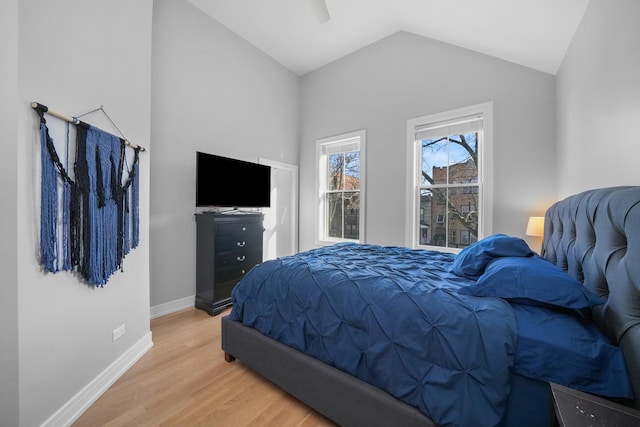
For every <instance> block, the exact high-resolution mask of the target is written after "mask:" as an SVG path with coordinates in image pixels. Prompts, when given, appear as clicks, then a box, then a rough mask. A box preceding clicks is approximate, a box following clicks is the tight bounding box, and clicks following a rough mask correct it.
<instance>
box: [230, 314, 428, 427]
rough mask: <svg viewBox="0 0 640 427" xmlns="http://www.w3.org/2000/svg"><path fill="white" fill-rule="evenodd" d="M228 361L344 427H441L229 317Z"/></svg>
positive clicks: (364, 385)
mask: <svg viewBox="0 0 640 427" xmlns="http://www.w3.org/2000/svg"><path fill="white" fill-rule="evenodd" d="M222 349H223V350H224V352H225V358H226V360H227V361H229V362H230V361H232V360H233V359H234V358H235V357H238V359H239V360H241V361H242V363H243V364H244V365H246V366H247V367H249V368H251V369H252V370H254V371H255V372H257V373H259V374H260V375H262V376H263V377H265V378H266V379H268V380H269V381H271V382H272V383H274V384H275V385H277V386H278V387H280V388H281V389H282V390H284V391H286V392H287V393H289V394H291V395H292V396H294V397H296V398H297V399H298V400H300V401H301V402H303V403H305V404H306V405H308V406H310V407H311V408H313V409H315V410H316V411H318V412H320V413H321V414H323V415H324V416H326V417H327V418H329V419H331V420H332V421H334V422H336V423H337V424H339V425H342V426H381V427H382V426H394V425H396V426H403V427H404V426H406V427H412V426H422V427H424V426H434V427H435V426H436V425H435V424H434V423H433V422H432V421H431V420H430V419H429V418H427V417H425V416H424V415H423V414H422V413H421V412H420V411H418V410H417V409H416V408H414V407H412V406H409V405H407V404H405V403H403V402H401V401H400V400H398V399H395V398H393V397H392V396H391V395H389V394H388V393H386V392H384V391H382V390H380V389H379V388H377V387H374V386H372V385H371V384H368V383H366V382H364V381H361V380H359V379H358V378H355V377H353V376H351V375H349V374H346V373H344V372H342V371H340V370H338V369H335V368H333V367H331V366H328V365H326V364H325V363H322V362H320V361H318V360H317V359H314V358H312V357H310V356H307V355H306V354H304V353H302V352H299V351H297V350H294V349H292V348H290V347H288V346H286V345H284V344H281V343H279V342H278V341H275V340H273V339H271V338H269V337H267V336H265V335H262V334H261V333H260V332H258V331H256V330H255V329H251V328H248V327H246V326H244V325H242V323H240V322H234V321H232V320H230V319H229V318H228V317H223V318H222Z"/></svg>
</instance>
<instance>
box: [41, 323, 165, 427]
mask: <svg viewBox="0 0 640 427" xmlns="http://www.w3.org/2000/svg"><path fill="white" fill-rule="evenodd" d="M151 347H153V341H152V339H151V332H149V333H147V334H146V335H145V336H144V337H142V338H141V339H140V340H139V341H138V342H137V343H135V344H134V345H133V346H131V348H129V350H127V351H126V352H125V353H124V354H123V355H122V356H120V357H119V358H118V359H116V360H115V361H114V362H113V363H112V364H111V365H109V366H108V367H107V369H105V370H104V371H102V372H101V373H100V374H99V375H98V376H97V377H96V378H94V379H93V381H91V382H90V383H89V384H87V386H86V387H84V388H83V389H82V390H80V391H79V392H78V394H76V395H75V396H73V397H72V398H71V400H69V401H68V402H67V403H66V404H64V405H63V406H62V407H61V408H60V409H58V410H57V411H56V413H55V414H53V415H52V416H51V417H49V419H48V420H47V421H45V422H44V423H43V424H42V427H65V426H70V425H71V424H73V422H74V421H76V420H77V419H78V418H80V416H81V415H82V414H83V413H84V412H85V411H86V410H87V409H89V407H90V406H91V405H93V403H94V402H95V401H96V400H98V398H99V397H100V396H102V394H103V393H104V392H105V391H107V390H108V389H109V387H111V386H112V385H113V383H115V382H116V381H117V380H118V379H119V378H120V377H121V376H122V375H123V374H124V373H125V372H127V371H128V370H129V368H131V367H132V366H133V365H134V364H135V363H136V362H137V361H138V360H140V358H141V357H142V356H144V355H145V353H146V352H147V351H149V350H150V349H151Z"/></svg>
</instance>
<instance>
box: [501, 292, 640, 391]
mask: <svg viewBox="0 0 640 427" xmlns="http://www.w3.org/2000/svg"><path fill="white" fill-rule="evenodd" d="M511 306H512V307H513V312H514V314H515V317H516V324H517V325H518V340H517V342H516V351H515V355H514V361H513V371H514V372H516V373H518V374H520V375H523V376H525V377H529V378H535V379H538V380H541V381H550V382H555V383H558V384H562V385H564V386H567V387H571V388H575V389H577V390H582V391H584V392H587V393H593V394H598V395H601V396H608V397H616V398H617V397H622V398H629V399H633V388H632V386H631V381H630V379H629V374H628V371H627V367H626V364H625V361H624V356H623V354H622V351H621V350H620V348H619V347H616V346H615V345H612V344H611V343H610V342H609V341H608V340H607V339H606V338H605V337H604V335H603V334H602V332H600V330H599V329H598V328H597V327H596V326H595V325H594V324H593V323H591V322H589V321H587V320H584V319H578V318H577V317H575V316H573V315H572V314H570V313H565V312H558V311H555V310H551V309H546V308H541V307H531V306H527V305H521V304H512V305H511Z"/></svg>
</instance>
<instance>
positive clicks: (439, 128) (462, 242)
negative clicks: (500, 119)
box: [407, 102, 493, 252]
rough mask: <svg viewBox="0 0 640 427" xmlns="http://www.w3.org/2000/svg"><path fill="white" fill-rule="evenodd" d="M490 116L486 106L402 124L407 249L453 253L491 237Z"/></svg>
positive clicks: (487, 104)
mask: <svg viewBox="0 0 640 427" xmlns="http://www.w3.org/2000/svg"><path fill="white" fill-rule="evenodd" d="M492 112H493V105H492V103H490V102H489V103H485V104H480V105H476V106H472V107H467V108H461V109H458V110H454V111H448V112H445V113H440V114H434V115H431V116H425V117H419V118H416V119H411V120H408V121H407V139H408V142H409V147H410V149H409V156H408V162H409V164H408V167H407V171H408V174H409V175H408V177H407V181H408V186H407V187H408V188H407V199H408V203H407V245H408V246H411V247H425V248H427V247H428V248H431V249H434V247H437V248H436V249H438V250H447V251H452V252H455V251H457V250H459V248H463V247H465V246H468V245H470V244H472V243H474V242H476V241H477V240H478V239H480V238H482V236H483V235H488V234H490V233H491V217H492V215H491V195H492V185H491V179H490V176H491V166H492V165H491V157H492V156H491V152H492V126H493V123H492ZM458 236H459V239H457V238H456V237H458Z"/></svg>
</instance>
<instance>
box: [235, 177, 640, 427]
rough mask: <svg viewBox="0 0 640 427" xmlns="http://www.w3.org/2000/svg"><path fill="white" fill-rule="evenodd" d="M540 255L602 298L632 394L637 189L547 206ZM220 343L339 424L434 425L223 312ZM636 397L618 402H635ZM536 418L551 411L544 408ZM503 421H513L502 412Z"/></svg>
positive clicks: (636, 380)
mask: <svg viewBox="0 0 640 427" xmlns="http://www.w3.org/2000/svg"><path fill="white" fill-rule="evenodd" d="M542 256H543V257H544V258H546V259H548V260H549V261H551V262H553V263H554V264H556V265H558V266H559V267H561V268H563V269H564V270H566V271H567V272H568V273H569V274H571V275H572V276H574V277H576V278H577V279H579V280H581V281H583V282H584V285H585V286H587V287H588V288H589V289H591V290H592V291H594V292H596V293H597V294H599V295H600V296H603V297H605V299H606V300H607V302H606V303H605V304H603V305H602V306H599V307H597V310H595V311H594V320H595V321H596V324H597V325H598V326H599V327H600V329H602V331H603V332H604V333H605V334H606V335H607V336H608V337H609V338H610V339H611V340H612V341H613V342H616V343H618V344H619V346H620V348H621V349H622V351H623V353H624V355H625V360H626V363H627V367H628V369H629V373H630V375H631V379H632V384H633V387H634V390H635V391H636V394H639V393H640V187H614V188H606V189H599V190H591V191H588V192H584V193H580V194H577V195H575V196H571V197H569V198H567V199H565V200H563V201H560V202H557V203H556V204H554V205H553V206H552V207H551V208H549V210H548V211H547V213H546V221H545V240H544V243H543V248H542ZM222 349H223V350H224V352H225V359H226V360H227V361H229V362H230V361H233V360H234V359H235V358H238V359H239V360H241V361H242V363H243V364H245V365H246V366H247V367H249V368H250V369H252V370H254V371H255V372H257V373H259V374H261V375H262V376H264V377H265V378H266V379H268V380H269V381H271V382H273V383H274V384H276V385H277V386H279V387H280V388H282V389H283V390H284V391H286V392H287V393H289V394H291V395H293V396H294V397H296V398H297V399H299V400H300V401H302V402H304V403H305V404H307V405H308V406H310V407H312V408H313V409H315V410H316V411H318V412H320V413H321V414H323V415H325V416H326V417H328V418H330V419H331V420H333V421H335V422H336V423H338V424H339V425H345V426H359V425H362V426H365V425H366V426H388V425H402V426H435V424H434V423H433V421H431V420H430V419H429V418H427V417H426V416H425V415H424V414H422V413H421V412H419V411H418V410H417V409H416V408H414V407H412V406H409V405H407V404H405V403H403V402H401V401H399V400H398V399H396V398H394V397H393V396H391V395H389V394H388V393H386V392H384V391H382V390H380V389H378V388H376V387H374V386H372V385H370V384H368V383H366V382H364V381H361V380H359V379H357V378H355V377H353V376H351V375H349V374H346V373H344V372H342V371H340V370H338V369H335V368H333V367H330V366H328V365H326V364H324V363H322V362H320V361H318V360H316V359H314V358H312V357H309V356H307V355H305V354H303V353H301V352H299V351H297V350H294V349H292V348H290V347H288V346H286V345H283V344H281V343H279V342H277V341H275V340H273V339H271V338H269V337H267V336H265V335H262V334H261V333H259V332H257V331H256V330H254V329H252V328H248V327H245V326H243V325H242V324H241V323H240V322H234V321H232V320H230V319H229V318H228V317H224V318H223V319H222ZM514 380H517V381H520V382H524V386H525V387H529V389H530V390H531V392H532V393H534V394H536V395H537V396H538V398H539V399H541V400H544V399H545V398H546V395H547V394H548V393H547V392H548V390H547V389H548V386H547V385H546V384H544V383H541V382H540V381H536V380H528V379H525V378H524V377H520V376H516V375H514ZM540 384H543V386H544V387H545V388H544V389H541V387H540ZM521 385H522V384H521ZM549 396H550V395H549ZM639 402H640V399H636V400H635V401H633V402H626V403H629V405H630V406H635V407H638V403H639ZM525 406H526V405H525ZM529 406H532V407H534V408H535V406H534V405H529ZM520 407H521V408H522V405H521V406H520ZM549 408H551V405H549ZM550 411H552V409H550ZM518 415H519V416H520V417H522V415H523V414H522V413H520V414H518ZM536 416H537V417H538V419H539V417H540V414H534V413H532V414H531V419H534V418H536ZM544 417H549V418H550V417H552V415H551V412H550V413H549V414H544ZM503 424H504V425H506V426H509V425H511V424H514V423H512V422H510V414H509V411H507V413H506V414H505V420H503Z"/></svg>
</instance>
